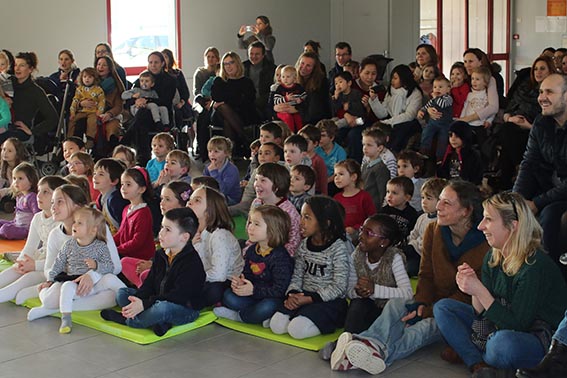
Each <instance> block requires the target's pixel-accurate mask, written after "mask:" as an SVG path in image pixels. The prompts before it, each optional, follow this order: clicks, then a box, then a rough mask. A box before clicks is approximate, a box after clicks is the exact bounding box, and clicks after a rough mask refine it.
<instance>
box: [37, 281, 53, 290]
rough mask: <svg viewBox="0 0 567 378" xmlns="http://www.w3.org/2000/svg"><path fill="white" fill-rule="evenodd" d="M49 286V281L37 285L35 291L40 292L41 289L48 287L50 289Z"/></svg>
mask: <svg viewBox="0 0 567 378" xmlns="http://www.w3.org/2000/svg"><path fill="white" fill-rule="evenodd" d="M51 285H53V282H51V281H45V282H42V283H40V284H39V286H38V287H37V291H38V292H40V291H42V290H43V289H47V288H48V287H50V286H51Z"/></svg>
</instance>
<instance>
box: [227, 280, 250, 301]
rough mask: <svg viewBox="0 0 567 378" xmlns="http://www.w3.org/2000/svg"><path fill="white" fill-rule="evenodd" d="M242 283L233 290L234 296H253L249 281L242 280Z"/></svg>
mask: <svg viewBox="0 0 567 378" xmlns="http://www.w3.org/2000/svg"><path fill="white" fill-rule="evenodd" d="M242 281H243V282H242V283H241V284H240V285H238V286H237V287H235V288H233V289H232V291H233V292H234V294H236V295H238V296H239V297H249V296H251V295H252V294H254V285H253V284H252V282H250V280H247V279H245V278H244V279H242Z"/></svg>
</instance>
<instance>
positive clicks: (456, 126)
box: [437, 121, 483, 185]
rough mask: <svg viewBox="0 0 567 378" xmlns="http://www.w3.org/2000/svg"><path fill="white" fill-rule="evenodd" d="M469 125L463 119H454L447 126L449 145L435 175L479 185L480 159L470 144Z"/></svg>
mask: <svg viewBox="0 0 567 378" xmlns="http://www.w3.org/2000/svg"><path fill="white" fill-rule="evenodd" d="M472 140H473V135H472V130H471V127H470V126H469V124H468V123H466V122H463V121H455V122H453V123H452V124H451V126H450V127H449V145H448V146H447V151H445V156H443V160H442V161H441V165H439V166H438V167H437V176H438V177H442V178H445V179H447V180H450V179H456V178H460V179H462V180H466V181H470V182H472V183H474V184H476V185H480V183H481V181H482V172H483V169H482V161H481V156H480V153H479V152H478V151H477V150H476V149H475V148H474V147H473V145H472Z"/></svg>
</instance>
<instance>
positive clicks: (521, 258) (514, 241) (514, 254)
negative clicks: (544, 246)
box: [482, 192, 543, 276]
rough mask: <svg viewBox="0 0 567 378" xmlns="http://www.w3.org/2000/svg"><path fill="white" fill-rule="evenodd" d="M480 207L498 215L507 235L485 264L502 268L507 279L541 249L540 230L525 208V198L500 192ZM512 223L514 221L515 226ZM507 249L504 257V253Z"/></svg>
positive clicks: (528, 209) (527, 208)
mask: <svg viewBox="0 0 567 378" xmlns="http://www.w3.org/2000/svg"><path fill="white" fill-rule="evenodd" d="M482 206H483V207H484V208H485V209H487V208H488V207H490V208H492V209H494V210H495V211H497V212H498V214H499V215H500V217H501V218H502V224H503V225H504V227H506V228H507V229H508V230H510V235H509V236H508V240H506V243H504V246H503V247H502V249H498V248H494V247H493V248H492V258H491V259H490V261H489V262H488V266H490V267H491V268H494V267H497V266H502V271H503V272H504V273H506V275H508V276H513V275H515V274H517V273H518V271H519V270H520V268H521V267H522V265H524V264H529V263H530V262H529V258H530V257H532V256H533V255H534V254H535V252H536V251H537V250H538V249H539V248H541V237H542V234H543V230H542V228H541V226H540V225H539V223H538V221H537V219H536V218H535V216H534V215H533V213H532V211H531V210H530V208H529V207H528V204H527V203H526V201H525V200H524V198H523V197H522V196H521V195H519V194H517V193H511V192H502V193H498V194H495V195H493V196H492V197H490V198H488V199H486V200H485V201H484V202H483V203H482ZM513 222H516V227H514V225H513ZM504 249H505V250H506V256H505V255H504V253H503V250H504Z"/></svg>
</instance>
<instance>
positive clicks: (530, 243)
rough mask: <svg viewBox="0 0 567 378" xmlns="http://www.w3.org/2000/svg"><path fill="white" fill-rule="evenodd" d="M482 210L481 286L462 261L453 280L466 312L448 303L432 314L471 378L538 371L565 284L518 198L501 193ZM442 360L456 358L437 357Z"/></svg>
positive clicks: (558, 313)
mask: <svg viewBox="0 0 567 378" xmlns="http://www.w3.org/2000/svg"><path fill="white" fill-rule="evenodd" d="M483 206H484V219H483V220H482V222H480V224H479V225H478V229H479V230H481V231H482V232H483V233H484V235H485V236H486V240H487V241H488V244H489V245H490V246H491V247H492V250H491V251H490V252H489V253H488V254H487V255H486V257H485V259H484V262H483V265H482V281H481V280H480V279H479V278H478V276H477V274H476V273H475V271H474V270H473V269H472V268H471V267H470V266H469V265H468V264H466V263H465V264H462V265H460V266H459V267H458V272H457V275H456V282H457V285H458V286H459V289H460V290H461V291H462V292H463V293H465V294H468V295H471V296H472V306H471V305H469V304H465V303H462V302H458V301H455V300H454V299H449V298H446V299H442V300H440V301H439V302H437V303H436V304H435V307H434V309H433V312H434V315H435V319H436V321H437V325H438V327H439V330H440V331H441V334H442V335H443V337H444V338H445V340H446V341H447V343H449V345H450V346H451V347H452V348H453V349H454V351H455V352H456V353H457V354H458V356H460V357H461V358H462V359H463V361H464V362H465V364H466V365H467V366H468V367H469V368H470V369H471V371H473V377H475V375H474V373H475V372H476V374H477V375H478V376H479V377H480V376H482V377H488V376H496V375H495V373H496V370H495V369H494V368H496V369H517V368H529V367H533V366H535V365H537V363H538V362H539V361H540V360H541V358H542V357H543V356H544V354H545V352H546V350H547V349H548V347H549V343H550V341H551V335H552V330H553V329H555V328H557V326H558V324H559V322H560V321H561V319H562V318H563V313H564V311H565V308H566V307H567V302H566V301H565V297H566V295H567V286H566V284H565V281H564V280H563V277H562V276H561V273H560V272H559V269H558V268H557V266H556V265H555V263H554V262H553V261H551V259H550V258H549V257H548V256H547V255H546V254H545V252H544V251H543V250H542V249H541V236H542V229H541V227H540V225H539V224H538V222H537V220H536V218H535V216H534V215H533V214H532V211H531V210H530V209H529V207H528V205H527V203H526V201H524V199H523V198H522V196H521V195H519V194H517V193H509V192H503V193H499V194H496V195H494V196H493V197H491V198H489V199H487V200H486V201H484V203H483ZM536 330H537V331H536ZM471 333H472V335H471ZM447 356H451V357H454V352H453V353H450V352H445V353H443V354H442V357H444V358H445V359H447ZM490 372H492V373H493V374H494V375H488V373H490Z"/></svg>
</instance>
